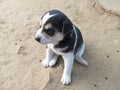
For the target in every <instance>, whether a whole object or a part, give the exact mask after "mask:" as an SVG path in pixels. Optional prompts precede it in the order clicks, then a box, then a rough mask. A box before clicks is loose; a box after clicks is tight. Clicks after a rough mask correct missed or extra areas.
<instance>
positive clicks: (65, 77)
mask: <svg viewBox="0 0 120 90" xmlns="http://www.w3.org/2000/svg"><path fill="white" fill-rule="evenodd" d="M61 82H62V83H63V84H64V85H65V84H70V83H71V76H69V75H62V78H61Z"/></svg>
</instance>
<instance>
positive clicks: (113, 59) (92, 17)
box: [0, 0, 120, 90]
mask: <svg viewBox="0 0 120 90" xmlns="http://www.w3.org/2000/svg"><path fill="white" fill-rule="evenodd" d="M95 4H96V3H94V0H74V1H73V0H0V90H119V89H120V18H118V17H117V16H115V15H112V14H111V13H107V12H105V11H103V10H101V9H99V8H97V6H96V5H95ZM50 9H59V10H61V11H63V12H64V13H65V14H66V15H67V16H68V17H69V18H70V19H71V20H72V22H73V23H74V24H75V25H76V26H78V27H79V28H80V29H81V32H82V34H83V37H84V40H85V43H86V51H85V54H84V58H85V59H86V60H87V61H88V62H89V66H88V67H84V66H82V65H80V64H78V63H76V62H75V63H74V67H73V73H72V83H71V84H70V85H68V86H64V85H62V84H61V83H60V78H61V75H62V72H63V67H64V66H63V60H62V59H61V58H60V59H59V62H58V63H57V64H56V66H55V67H53V68H47V69H45V68H43V67H42V65H41V60H43V59H44V57H45V46H43V45H40V44H39V43H37V42H36V41H35V40H34V34H35V33H36V32H37V29H38V27H39V19H40V16H41V15H42V14H43V13H44V12H46V11H48V10H50Z"/></svg>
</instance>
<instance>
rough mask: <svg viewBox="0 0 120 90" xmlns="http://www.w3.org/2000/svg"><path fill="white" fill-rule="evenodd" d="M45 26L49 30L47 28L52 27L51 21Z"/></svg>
mask: <svg viewBox="0 0 120 90" xmlns="http://www.w3.org/2000/svg"><path fill="white" fill-rule="evenodd" d="M44 27H45V29H46V30H47V29H49V28H51V27H52V24H50V23H49V24H47V25H45V26H44Z"/></svg>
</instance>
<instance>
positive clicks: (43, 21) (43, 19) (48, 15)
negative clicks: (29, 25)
mask: <svg viewBox="0 0 120 90" xmlns="http://www.w3.org/2000/svg"><path fill="white" fill-rule="evenodd" d="M55 15H57V14H52V15H50V13H49V12H48V13H46V14H45V15H44V16H43V18H42V20H41V25H44V24H45V23H46V21H47V20H48V19H50V18H51V17H53V16H55Z"/></svg>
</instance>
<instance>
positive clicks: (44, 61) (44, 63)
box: [42, 59, 49, 68]
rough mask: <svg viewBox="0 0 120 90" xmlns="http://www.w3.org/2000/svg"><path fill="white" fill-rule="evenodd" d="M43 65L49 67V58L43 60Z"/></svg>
mask: <svg viewBox="0 0 120 90" xmlns="http://www.w3.org/2000/svg"><path fill="white" fill-rule="evenodd" d="M42 65H43V67H44V68H47V67H49V61H48V60H46V59H45V60H43V61H42Z"/></svg>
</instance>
